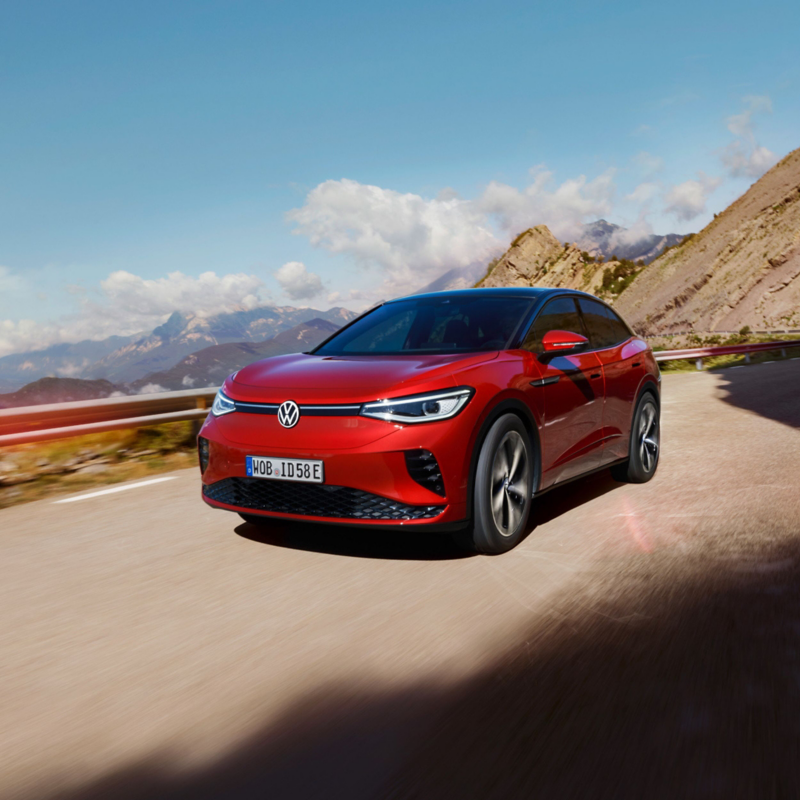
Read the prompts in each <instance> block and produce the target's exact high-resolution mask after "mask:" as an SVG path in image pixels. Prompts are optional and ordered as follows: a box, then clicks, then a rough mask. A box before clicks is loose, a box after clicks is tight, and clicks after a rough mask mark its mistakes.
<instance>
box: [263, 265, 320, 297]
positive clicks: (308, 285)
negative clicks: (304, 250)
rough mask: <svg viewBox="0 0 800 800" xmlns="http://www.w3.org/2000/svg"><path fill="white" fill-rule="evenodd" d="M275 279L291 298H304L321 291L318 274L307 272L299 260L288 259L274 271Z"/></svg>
mask: <svg viewBox="0 0 800 800" xmlns="http://www.w3.org/2000/svg"><path fill="white" fill-rule="evenodd" d="M275 279H276V280H277V281H278V283H279V284H280V286H281V289H283V291H284V292H285V293H286V295H287V296H288V297H290V298H291V299H292V300H304V299H307V298H309V297H314V296H315V295H318V294H319V293H320V292H322V289H323V287H322V280H321V279H320V277H319V275H316V274H315V273H313V272H309V271H308V270H307V269H306V265H305V264H303V263H302V262H300V261H288V262H287V263H286V264H284V265H283V266H282V267H281V268H280V269H278V270H276V271H275Z"/></svg>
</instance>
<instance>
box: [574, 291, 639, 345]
mask: <svg viewBox="0 0 800 800" xmlns="http://www.w3.org/2000/svg"><path fill="white" fill-rule="evenodd" d="M578 303H579V304H580V307H581V311H582V312H583V319H584V322H585V323H586V329H587V330H588V332H589V340H590V341H591V343H592V347H593V348H594V349H595V350H602V349H604V348H606V347H613V346H614V345H617V344H620V343H621V342H624V341H625V340H626V339H630V338H631V332H630V330H629V329H628V326H627V325H626V324H625V323H624V322H623V321H622V320H621V319H620V318H619V317H618V316H617V315H616V314H615V313H614V312H613V311H612V310H611V309H610V308H609V307H608V306H605V305H603V304H602V303H598V302H597V301H596V300H590V299H589V298H588V297H581V298H580V299H579V300H578Z"/></svg>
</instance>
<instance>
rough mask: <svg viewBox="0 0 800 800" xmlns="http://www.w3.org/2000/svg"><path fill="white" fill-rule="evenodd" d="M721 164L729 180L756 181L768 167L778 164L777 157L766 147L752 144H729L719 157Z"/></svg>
mask: <svg viewBox="0 0 800 800" xmlns="http://www.w3.org/2000/svg"><path fill="white" fill-rule="evenodd" d="M720 159H721V160H722V164H723V166H724V167H725V169H726V170H727V172H728V175H730V176H731V178H752V179H753V180H757V179H758V178H760V177H761V176H762V175H763V174H764V173H765V172H766V171H767V170H768V169H769V168H770V167H774V166H775V164H777V163H778V156H777V155H776V154H775V153H773V152H772V150H769V149H767V148H766V147H764V146H762V145H759V144H753V145H751V146H750V147H748V146H747V145H746V144H745V143H743V142H741V141H739V142H731V143H730V144H729V145H728V146H727V147H726V148H725V149H724V150H723V151H722V155H721V156H720Z"/></svg>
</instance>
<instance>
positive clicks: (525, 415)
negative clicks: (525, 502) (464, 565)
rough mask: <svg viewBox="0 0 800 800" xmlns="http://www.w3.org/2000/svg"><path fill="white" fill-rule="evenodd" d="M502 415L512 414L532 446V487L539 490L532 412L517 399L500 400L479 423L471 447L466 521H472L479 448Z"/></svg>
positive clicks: (537, 448)
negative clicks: (522, 426)
mask: <svg viewBox="0 0 800 800" xmlns="http://www.w3.org/2000/svg"><path fill="white" fill-rule="evenodd" d="M504 414H514V415H515V416H516V417H518V418H519V419H520V421H521V422H522V424H523V425H524V426H525V430H526V432H527V434H528V437H529V439H530V441H531V444H532V446H533V465H534V466H533V469H534V473H533V487H534V492H537V491H538V490H539V485H540V483H541V480H542V460H541V459H542V448H541V438H540V436H539V426H538V424H537V422H536V418H535V417H534V415H533V412H532V411H531V409H530V408H529V407H528V405H527V404H526V403H524V402H523V401H522V400H519V399H517V398H507V399H505V400H501V401H500V402H499V403H498V404H497V405H496V406H494V407H493V408H492V409H491V411H490V412H489V413H488V414H487V415H486V418H485V419H484V420H483V422H482V423H481V426H480V428H479V429H478V435H477V436H476V437H475V442H474V444H473V446H472V453H471V455H470V464H469V482H468V484H467V519H472V516H473V506H474V499H475V475H476V472H477V468H478V457H479V456H480V452H481V447H483V443H484V441H486V436H487V434H488V433H489V430H490V428H491V427H492V425H494V423H495V422H497V420H498V419H500V417H502V416H503V415H504Z"/></svg>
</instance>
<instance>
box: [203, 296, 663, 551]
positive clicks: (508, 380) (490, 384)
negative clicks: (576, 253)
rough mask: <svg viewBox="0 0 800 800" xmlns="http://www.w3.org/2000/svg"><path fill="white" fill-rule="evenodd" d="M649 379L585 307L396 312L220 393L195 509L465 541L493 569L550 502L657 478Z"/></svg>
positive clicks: (650, 369)
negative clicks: (491, 561)
mask: <svg viewBox="0 0 800 800" xmlns="http://www.w3.org/2000/svg"><path fill="white" fill-rule="evenodd" d="M660 379H661V378H660V374H659V370H658V366H657V364H656V361H655V359H654V357H653V354H652V352H651V350H650V348H649V346H648V345H647V343H646V342H645V341H644V340H642V339H641V338H639V337H638V336H636V335H635V334H634V333H633V332H632V331H631V330H630V328H629V327H628V326H627V325H626V324H625V323H624V322H623V321H622V319H621V318H620V317H619V316H618V315H617V314H616V312H614V311H613V310H612V309H611V308H609V307H608V306H607V305H605V304H604V303H602V302H601V301H599V300H598V299H597V298H595V297H592V296H591V295H588V294H584V293H582V292H575V291H568V290H561V289H535V288H534V289H468V290H465V291H459V292H440V293H436V294H427V295H418V296H415V297H406V298H402V299H399V300H392V301H391V302H387V303H383V304H382V305H380V306H378V307H377V308H373V309H371V310H370V311H368V312H367V313H365V314H363V315H362V316H360V317H358V318H357V319H355V320H354V321H352V322H350V323H349V324H348V325H346V326H345V327H344V328H342V329H341V330H339V331H337V332H336V333H335V334H334V335H333V336H331V337H330V338H329V339H327V340H326V341H325V342H323V343H322V344H321V345H319V346H318V347H317V348H316V349H315V350H312V351H311V352H309V353H300V354H296V355H287V356H278V357H275V358H269V359H266V360H264V361H259V362H257V363H255V364H252V365H250V366H249V367H245V368H244V369H242V370H239V372H237V373H235V374H234V375H231V376H230V377H229V378H228V379H227V380H226V381H225V384H224V385H223V387H222V389H221V390H220V391H219V394H218V395H217V397H216V399H215V401H214V406H213V408H212V410H211V414H209V416H208V419H207V420H206V422H205V424H204V425H203V428H202V430H201V432H200V437H199V450H200V467H201V470H202V478H203V499H204V500H205V502H206V503H208V504H209V505H211V506H214V507H216V508H223V509H227V510H229V511H236V512H238V513H239V514H240V515H241V516H242V517H244V519H246V520H247V521H249V522H255V523H262V524H263V523H267V522H268V521H269V519H278V518H279V519H284V520H305V521H316V522H327V523H339V524H347V525H364V526H372V527H379V526H397V525H403V526H408V527H412V526H413V527H415V528H420V529H422V528H425V529H429V530H431V531H440V532H441V531H448V532H456V531H459V536H460V537H461V538H463V535H464V534H463V532H464V531H465V530H466V531H467V535H468V538H469V540H470V543H471V545H472V546H473V547H474V548H475V549H476V550H478V551H480V552H483V553H500V552H504V551H506V550H509V549H511V548H512V547H514V545H515V544H516V543H517V542H519V541H520V539H521V538H522V537H523V536H524V534H525V530H526V523H527V521H528V516H529V514H530V510H531V504H532V502H533V500H534V499H536V498H538V497H539V496H540V495H541V494H543V493H544V492H546V491H547V490H548V489H550V488H552V487H554V486H558V485H561V484H563V483H565V482H566V481H570V480H572V479H573V478H577V477H580V476H582V475H586V474H587V473H589V472H593V471H595V470H598V469H602V468H606V467H612V469H613V472H614V475H615V476H616V477H617V478H619V479H622V480H628V481H633V482H644V481H648V480H650V478H652V477H653V475H654V473H655V471H656V467H657V465H658V456H659V418H660V391H659V390H660Z"/></svg>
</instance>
